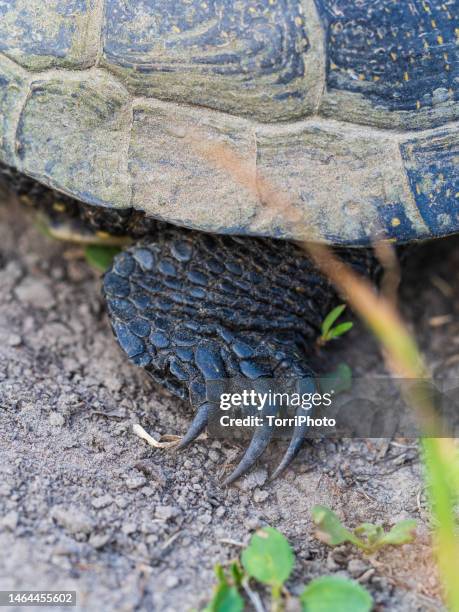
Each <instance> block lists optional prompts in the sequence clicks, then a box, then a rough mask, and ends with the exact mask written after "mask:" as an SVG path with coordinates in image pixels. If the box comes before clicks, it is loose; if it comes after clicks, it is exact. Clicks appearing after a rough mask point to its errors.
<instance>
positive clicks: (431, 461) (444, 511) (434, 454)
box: [422, 438, 459, 612]
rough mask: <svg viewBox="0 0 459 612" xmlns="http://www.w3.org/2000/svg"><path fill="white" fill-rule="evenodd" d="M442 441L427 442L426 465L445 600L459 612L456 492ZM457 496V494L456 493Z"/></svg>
mask: <svg viewBox="0 0 459 612" xmlns="http://www.w3.org/2000/svg"><path fill="white" fill-rule="evenodd" d="M442 442H443V439H442V438H424V439H423V441H422V446H423V449H424V456H425V465H426V468H427V477H428V485H429V496H430V500H431V504H432V511H433V514H434V516H435V519H436V522H437V526H436V544H437V557H438V564H439V567H440V571H441V573H442V577H443V582H444V585H445V596H446V600H447V602H448V607H449V610H450V611H451V612H459V580H458V571H459V538H458V536H457V535H455V532H456V529H457V523H456V516H455V512H454V501H455V500H454V498H455V495H454V491H452V490H451V482H449V479H448V476H447V475H448V465H445V463H444V455H445V453H444V449H443V448H442ZM456 494H457V492H456Z"/></svg>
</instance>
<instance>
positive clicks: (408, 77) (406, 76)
mask: <svg viewBox="0 0 459 612" xmlns="http://www.w3.org/2000/svg"><path fill="white" fill-rule="evenodd" d="M403 78H404V80H405V81H409V80H410V75H409V74H408V72H405V74H404V75H403Z"/></svg>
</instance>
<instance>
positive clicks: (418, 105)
mask: <svg viewBox="0 0 459 612" xmlns="http://www.w3.org/2000/svg"><path fill="white" fill-rule="evenodd" d="M416 108H417V109H418V110H419V109H420V108H421V103H420V101H419V100H417V101H416Z"/></svg>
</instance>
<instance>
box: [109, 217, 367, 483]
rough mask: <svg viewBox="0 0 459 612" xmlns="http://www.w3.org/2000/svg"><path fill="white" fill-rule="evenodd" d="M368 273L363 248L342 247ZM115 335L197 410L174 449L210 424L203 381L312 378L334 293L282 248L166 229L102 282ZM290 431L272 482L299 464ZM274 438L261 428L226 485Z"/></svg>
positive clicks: (296, 438)
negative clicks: (312, 354)
mask: <svg viewBox="0 0 459 612" xmlns="http://www.w3.org/2000/svg"><path fill="white" fill-rule="evenodd" d="M345 258H346V260H347V261H348V262H350V263H351V264H352V265H354V267H359V268H360V269H361V270H362V271H364V272H365V271H367V272H368V271H370V270H371V267H372V263H371V262H372V260H371V256H370V254H369V253H368V252H367V251H358V250H354V251H353V250H348V251H346V252H345ZM104 293H105V297H106V300H107V305H108V312H109V316H110V320H111V324H112V327H113V331H114V333H115V336H116V338H117V340H118V342H119V344H120V345H121V347H122V349H123V350H124V351H125V352H126V354H127V356H128V357H129V359H130V360H131V361H132V362H133V363H135V364H137V365H140V366H142V367H144V368H145V369H146V371H147V372H148V373H149V374H150V376H151V377H152V378H153V379H154V380H155V381H157V382H158V383H160V384H162V385H164V386H165V387H166V388H167V389H169V391H171V392H172V393H173V394H175V395H177V396H178V397H180V398H182V399H186V400H189V401H190V402H191V404H192V405H193V406H194V407H195V408H196V416H195V418H194V420H193V422H192V424H191V427H190V428H189V430H188V432H187V433H186V435H185V437H184V438H183V439H182V441H181V444H180V446H181V447H184V446H186V445H187V444H189V443H190V442H192V441H193V440H194V439H195V438H196V437H197V436H198V435H199V434H200V433H201V432H202V431H203V430H204V429H205V427H206V424H207V421H208V418H209V410H211V409H212V406H211V405H210V404H208V403H206V387H205V384H206V381H207V380H215V379H222V378H230V377H234V376H241V375H242V376H244V377H247V378H249V379H251V380H254V379H257V378H260V377H269V378H273V377H282V378H285V377H286V376H295V377H297V378H305V377H311V380H313V373H312V371H311V370H310V368H309V367H308V364H307V358H308V352H309V351H310V350H311V348H312V347H313V346H314V342H315V339H316V338H317V335H318V334H319V333H320V326H321V323H322V320H323V318H324V316H325V315H326V314H327V313H328V312H329V311H330V309H331V308H332V307H333V306H334V305H335V303H336V300H337V296H336V293H335V292H334V291H333V290H332V288H331V287H330V285H329V283H328V282H327V281H326V280H325V279H324V278H323V276H321V275H320V274H319V273H318V272H317V270H315V269H314V267H313V265H312V263H311V261H310V260H309V259H308V258H307V257H306V256H305V255H304V253H303V252H302V251H301V250H300V249H299V248H297V247H296V246H294V245H293V244H290V243H288V242H283V241H277V240H267V239H256V238H236V237H229V236H214V235H208V234H204V233H201V232H195V231H189V230H184V229H179V228H174V227H164V228H162V231H161V232H160V233H158V236H156V237H155V238H151V237H150V238H147V239H144V240H143V241H141V242H139V243H137V244H136V245H134V246H132V247H130V248H128V249H126V250H125V251H124V252H122V253H121V254H120V255H118V256H117V257H116V258H115V261H114V263H113V266H112V267H111V268H110V270H109V271H108V272H107V273H106V275H105V277H104ZM304 434H305V431H303V430H302V429H300V428H298V429H297V430H295V432H294V434H293V436H292V440H291V442H290V445H289V447H288V449H287V452H286V454H285V456H284V459H283V460H282V462H281V464H280V465H279V466H278V468H277V469H276V471H275V474H274V476H277V475H278V474H279V473H280V472H281V471H282V470H284V469H285V468H286V467H287V465H288V464H289V463H290V461H291V460H292V459H293V458H294V457H295V455H296V454H297V452H298V450H299V449H300V446H301V444H302V441H303V439H304ZM271 435H272V431H270V430H269V428H268V427H267V426H266V427H264V428H262V427H257V428H256V432H255V434H254V436H253V438H252V441H251V443H250V445H249V447H248V449H247V451H246V453H245V455H244V456H243V458H242V460H241V462H240V463H239V465H238V466H237V467H236V469H235V470H234V471H233V472H232V474H230V476H229V477H228V478H227V479H226V481H225V483H226V484H229V483H231V482H233V481H234V480H236V479H237V478H239V477H240V476H241V475H243V474H244V473H245V472H246V471H247V470H248V469H249V468H250V467H252V465H253V464H254V463H255V461H256V460H257V459H258V457H260V455H261V454H262V453H263V451H264V450H265V449H266V447H267V445H268V443H269V440H270V438H271Z"/></svg>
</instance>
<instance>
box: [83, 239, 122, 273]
mask: <svg viewBox="0 0 459 612" xmlns="http://www.w3.org/2000/svg"><path fill="white" fill-rule="evenodd" d="M120 251H121V249H120V248H119V247H116V246H107V245H105V246H104V245H100V244H90V245H88V246H87V247H86V248H85V250H84V256H85V257H86V261H87V262H88V263H89V265H90V266H92V267H93V268H95V269H96V270H98V271H99V272H105V271H106V270H107V268H108V267H109V266H110V265H111V263H112V261H113V258H114V257H115V255H118V253H119V252H120Z"/></svg>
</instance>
